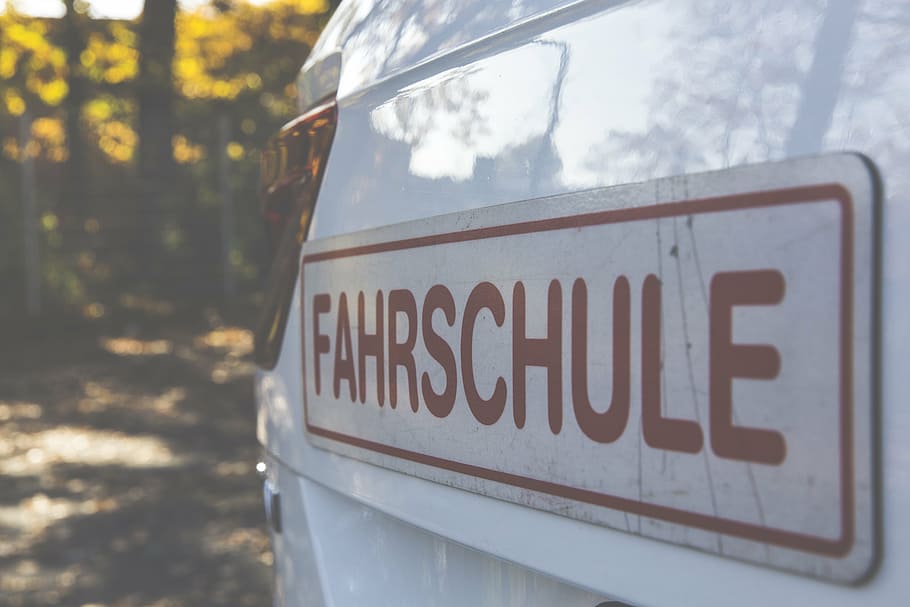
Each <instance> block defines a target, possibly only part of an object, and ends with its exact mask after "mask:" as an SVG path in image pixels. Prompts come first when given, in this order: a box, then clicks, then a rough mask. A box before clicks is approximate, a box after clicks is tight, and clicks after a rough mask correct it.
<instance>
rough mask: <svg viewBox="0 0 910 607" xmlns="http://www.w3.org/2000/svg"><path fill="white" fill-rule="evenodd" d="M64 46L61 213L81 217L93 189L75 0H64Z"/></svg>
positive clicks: (81, 40)
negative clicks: (84, 128) (64, 156)
mask: <svg viewBox="0 0 910 607" xmlns="http://www.w3.org/2000/svg"><path fill="white" fill-rule="evenodd" d="M64 3H65V4H66V16H65V17H64V20H65V21H64V23H65V27H64V48H65V49H66V65H67V72H68V75H67V80H68V82H67V86H68V87H69V93H68V94H67V96H66V102H65V109H66V146H67V151H68V153H69V155H68V157H67V160H66V166H65V167H64V182H63V191H62V192H61V194H62V196H60V203H61V204H60V209H59V210H60V214H61V215H62V216H63V217H64V218H73V217H76V218H78V217H80V216H81V215H82V214H83V213H85V212H86V211H88V210H89V206H90V200H89V196H90V188H89V175H88V163H87V162H86V156H85V152H86V150H85V142H84V140H83V138H82V132H81V128H80V126H79V124H80V117H81V114H82V106H83V104H84V103H85V98H86V83H85V78H84V77H83V75H82V64H81V56H82V52H83V51H84V50H85V33H84V30H83V29H82V23H80V21H82V15H79V14H78V13H77V12H76V9H75V7H74V4H75V0H64Z"/></svg>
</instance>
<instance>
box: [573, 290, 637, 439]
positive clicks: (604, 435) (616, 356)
mask: <svg viewBox="0 0 910 607" xmlns="http://www.w3.org/2000/svg"><path fill="white" fill-rule="evenodd" d="M631 308H632V302H631V292H630V289H629V280H628V279H627V278H626V277H625V276H620V277H619V278H617V279H616V282H614V283H613V395H612V398H611V400H610V406H609V407H608V408H607V410H606V411H604V412H602V413H601V412H598V411H595V410H594V407H593V406H591V401H590V399H589V398H588V288H587V286H586V285H585V281H584V280H582V279H581V278H579V279H577V280H576V281H575V284H573V285H572V404H573V406H574V407H575V419H576V420H578V427H579V428H581V431H582V432H584V434H585V436H587V437H588V438H590V439H591V440H594V441H597V442H599V443H612V442H613V441H615V440H616V439H618V438H619V437H620V436H622V433H623V432H624V431H625V429H626V424H627V423H628V422H629V409H630V401H631V397H630V393H631V388H630V385H631V379H630V376H631V367H632V364H631V356H632V355H631V338H630V334H631V330H632V322H631Z"/></svg>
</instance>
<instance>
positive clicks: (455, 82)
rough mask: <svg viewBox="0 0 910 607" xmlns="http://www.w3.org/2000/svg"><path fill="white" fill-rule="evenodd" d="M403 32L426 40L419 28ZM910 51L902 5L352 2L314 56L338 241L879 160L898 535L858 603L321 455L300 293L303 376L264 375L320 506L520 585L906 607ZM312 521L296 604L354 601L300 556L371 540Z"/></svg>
mask: <svg viewBox="0 0 910 607" xmlns="http://www.w3.org/2000/svg"><path fill="white" fill-rule="evenodd" d="M402 20H403V21H404V22H405V23H404V24H403V23H402ZM399 25H401V27H402V32H403V33H404V32H405V31H407V32H408V35H407V36H405V35H403V33H402V34H401V35H398V34H396V33H395V32H397V31H398V26H399ZM396 41H397V42H396ZM908 46H910V5H908V3H906V2H903V1H901V0H865V1H862V2H855V3H854V2H846V1H845V2H841V1H836V0H832V1H830V2H824V1H821V0H810V1H807V2H800V3H792V2H787V1H786V0H763V1H756V2H750V3H740V2H729V1H723V0H708V1H699V2H696V1H694V0H690V1H687V2H677V1H672V0H644V1H639V2H617V1H614V2H608V1H585V2H580V3H575V4H571V5H566V6H562V7H558V6H557V7H556V8H553V7H552V6H551V5H550V4H549V3H546V4H544V3H536V2H531V3H528V2H514V3H509V2H475V3H455V2H438V3H431V2H425V3H417V2H410V1H403V2H379V3H377V5H376V6H374V4H373V3H370V2H350V3H346V4H345V5H344V6H342V8H341V9H340V10H339V13H338V15H337V16H336V18H334V19H333V22H332V24H331V25H330V27H329V29H328V30H327V32H326V35H325V36H324V37H323V39H322V40H321V41H320V43H319V45H318V46H317V48H316V49H315V50H314V54H313V56H312V58H311V59H310V60H309V61H308V65H315V63H314V62H317V61H318V60H319V59H320V58H322V57H324V56H326V55H328V54H329V53H331V52H333V51H335V50H337V49H339V48H340V49H341V50H342V54H343V55H342V66H341V72H340V83H339V87H338V94H339V105H340V115H339V128H338V132H337V134H336V137H335V143H334V146H333V149H332V152H331V157H330V162H329V165H328V167H327V171H326V175H325V182H324V185H323V188H322V193H321V195H320V199H319V203H318V204H317V208H316V214H315V217H314V221H313V224H312V229H311V233H310V236H311V237H314V238H315V237H323V236H329V235H335V234H342V233H346V232H349V231H353V230H357V229H363V228H368V227H376V226H382V225H388V224H393V223H398V222H401V221H405V220H409V219H417V218H423V217H430V216H433V215H437V214H440V213H444V212H451V211H457V210H462V209H469V208H476V207H480V206H486V205H490V204H496V203H502V202H511V201H515V200H523V199H529V198H534V197H540V196H545V195H551V194H559V193H565V192H571V191H576V190H579V189H583V188H588V187H593V186H602V185H613V184H621V183H628V182H635V181H642V180H647V179H653V178H657V177H662V176H668V175H675V174H683V173H691V172H697V171H702V170H710V169H717V168H723V167H726V166H733V165H737V164H743V163H747V162H759V161H764V160H775V159H782V158H788V157H793V156H798V155H803V154H811V153H820V152H824V151H839V150H855V151H859V152H862V153H864V154H866V155H868V156H869V157H870V158H872V160H873V161H874V162H875V163H876V164H877V166H878V167H879V169H880V170H881V172H882V176H883V184H884V202H885V204H884V229H883V234H882V238H883V247H882V249H883V264H882V267H883V280H882V283H883V286H882V309H881V322H882V365H881V366H882V376H881V377H882V379H881V403H882V406H881V415H882V424H881V437H880V442H881V454H882V462H881V466H882V485H883V499H882V520H883V523H884V539H883V552H882V560H881V565H880V567H879V569H878V571H877V573H875V574H874V576H873V577H872V578H871V580H870V581H868V582H867V583H866V584H864V585H861V586H859V587H856V588H844V587H839V586H835V585H831V584H828V583H823V582H817V581H813V580H810V579H807V578H801V577H798V576H794V575H789V574H785V573H779V572H775V571H772V570H768V569H763V568H759V567H754V566H750V565H745V564H742V563H739V562H735V561H729V560H725V559H722V558H719V557H714V556H710V555H706V554H703V553H699V552H696V551H693V550H690V549H686V548H677V547H673V546H669V545H666V544H662V543H659V542H654V541H650V540H645V539H640V538H635V537H633V536H630V535H626V534H623V533H617V532H613V531H610V530H608V529H602V528H597V527H594V526H591V525H588V524H585V523H579V522H575V521H572V520H570V519H566V518H563V517H560V516H556V515H552V514H547V513H543V512H540V511H536V510H532V509H528V508H523V507H519V506H514V505H511V504H507V503H505V502H499V501H496V500H492V499H489V498H484V497H481V496H478V495H474V494H470V493H466V492H462V491H460V490H457V489H452V488H449V487H445V486H442V485H437V484H434V483H431V482H428V481H424V480H421V479H417V478H414V477H409V476H406V475H402V474H400V473H396V472H392V471H388V470H384V469H381V468H377V467H374V466H371V465H369V464H364V463H360V462H357V461H354V460H351V459H347V458H344V457H341V456H337V455H332V454H330V453H328V452H325V451H322V450H320V449H316V448H314V447H312V446H311V445H309V444H308V443H307V441H306V440H305V439H304V437H303V433H302V429H301V428H302V420H301V413H302V412H301V407H300V402H301V386H300V367H299V363H298V361H299V356H300V343H299V338H297V336H298V335H299V329H300V327H299V321H298V319H299V301H298V300H297V299H296V298H295V301H294V303H293V306H294V311H293V312H292V314H291V323H290V325H289V327H288V331H287V336H288V339H286V340H285V343H284V346H283V351H282V355H281V359H280V361H279V365H278V367H277V368H276V369H275V370H274V371H273V372H270V373H262V374H260V377H259V380H258V388H257V392H258V394H257V398H258V400H259V403H260V407H259V432H258V435H259V439H260V440H261V441H262V442H263V444H265V445H266V446H267V448H268V449H269V450H270V451H272V452H273V453H274V454H275V455H276V456H277V457H278V458H279V459H280V460H281V461H283V462H285V463H286V464H287V466H288V468H289V469H293V470H295V471H297V472H299V473H300V474H301V475H303V476H304V477H305V479H307V480H301V481H299V486H300V490H301V491H302V492H303V496H304V497H302V498H301V500H300V501H301V503H303V504H306V503H308V502H307V500H308V499H309V493H308V492H312V493H313V495H316V494H317V493H318V494H319V495H320V496H322V497H324V498H326V501H325V503H326V504H330V505H331V507H330V508H329V509H330V510H331V509H333V508H334V509H337V510H338V512H339V513H340V512H343V511H344V510H343V508H344V507H345V505H346V506H349V507H351V508H365V510H361V512H369V511H370V509H372V510H377V511H379V512H383V513H386V514H388V515H391V517H390V518H387V517H384V516H375V517H373V518H372V519H370V522H369V524H368V525H367V528H368V529H370V533H377V534H380V533H384V532H389V533H393V532H394V533H401V532H402V529H403V527H402V526H401V523H399V522H397V521H398V520H401V521H406V522H407V523H408V524H409V525H411V526H413V527H414V528H416V529H420V530H423V531H420V532H418V531H416V530H413V533H412V534H408V537H411V538H412V539H413V540H414V541H415V542H418V543H419V542H420V541H430V540H431V539H432V538H433V536H439V537H442V538H445V539H446V540H447V541H451V542H456V543H459V544H463V545H466V546H470V547H473V548H475V549H477V550H479V551H481V552H483V553H486V554H488V555H491V556H495V557H498V558H502V559H506V560H508V561H511V562H512V563H515V564H518V565H521V566H523V567H527V568H528V569H527V570H522V569H518V568H516V569H514V570H513V571H514V572H515V575H516V576H518V577H517V579H519V580H525V581H529V580H531V579H532V573H531V570H536V571H541V572H546V573H547V574H549V575H550V576H553V577H556V578H560V579H562V580H564V581H565V582H566V583H568V584H574V585H578V586H582V587H586V588H589V589H591V590H593V591H595V592H597V593H600V594H604V595H609V596H614V597H617V598H621V599H622V600H625V601H627V602H628V603H630V604H633V605H656V606H662V605H667V606H672V605H680V604H692V605H714V604H717V605H721V604H723V605H726V604H730V603H735V604H737V605H746V606H748V605H756V606H758V605H767V604H824V605H852V604H863V605H896V604H901V603H903V602H904V601H905V600H906V597H908V596H910V578H908V577H907V576H906V574H905V573H904V572H905V571H907V570H908V569H910V477H908V476H907V474H906V472H905V471H906V470H907V469H908V468H907V467H908V466H910V448H908V447H907V444H908V437H910V408H908V407H906V406H905V403H904V400H905V399H906V398H907V397H906V394H908V393H910V375H908V374H907V373H906V372H905V366H906V364H907V361H908V360H910V316H908V313H907V310H908V309H910V243H908V241H907V240H906V239H905V238H902V237H903V236H904V234H905V233H906V232H908V231H910V190H908V186H910V172H908V170H907V167H910V137H908V135H910V119H908V116H910V111H908V110H910V107H908V106H910V52H908V50H910V49H908ZM370 57H372V58H373V61H372V62H371V61H370V60H369V58H370ZM387 57H388V58H389V60H388V62H384V59H385V58H387ZM377 58H378V61H380V62H382V63H380V64H379V65H378V66H377V65H376V63H375V62H376V60H377ZM311 481H313V482H311ZM319 485H321V486H322V487H327V488H329V489H331V490H330V491H326V490H324V489H323V488H322V487H320V486H319ZM282 487H284V484H283V485H282ZM284 499H285V502H289V501H292V500H290V499H289V498H288V497H287V496H285V498H284ZM350 500H354V501H356V502H357V503H358V504H359V505H357V506H354V505H353V503H352V502H351V501H350ZM285 508H291V506H290V505H286V506H285ZM290 519H291V516H290V515H287V516H286V519H285V525H286V527H285V528H286V531H285V533H286V534H288V536H289V535H290V533H294V534H296V537H298V538H305V539H301V540H300V542H297V543H291V544H288V546H287V547H286V548H287V550H285V548H282V545H279V553H280V554H282V555H283V556H282V557H280V559H279V560H280V561H282V560H283V562H285V563H286V564H285V567H290V568H286V569H283V570H282V569H279V571H280V572H281V576H280V577H281V580H282V587H283V588H284V594H283V597H284V599H285V600H286V604H287V605H296V604H306V603H304V602H302V601H304V599H305V597H304V596H303V595H301V594H299V591H298V590H297V589H296V586H295V584H296V582H295V581H294V579H295V578H301V579H302V578H305V577H306V576H307V575H309V574H307V573H306V572H307V571H309V570H311V569H315V570H316V571H318V572H321V573H320V574H319V575H315V574H314V575H315V577H309V578H307V579H322V580H323V582H322V586H321V588H322V589H323V592H325V589H326V588H338V587H339V586H337V585H336V584H337V582H334V581H331V580H333V579H334V576H342V575H344V572H345V570H346V569H345V563H344V562H340V563H339V561H338V560H334V561H333V560H331V559H328V558H326V559H319V558H315V559H313V560H312V561H309V564H308V561H307V556H306V555H305V550H304V548H300V550H299V551H298V549H297V548H295V547H296V546H305V545H306V544H307V542H310V543H313V544H315V543H317V542H345V543H348V542H349V543H352V545H351V546H350V549H351V550H356V546H357V545H358V542H359V539H358V538H357V537H352V536H348V535H345V534H343V533H335V534H332V535H322V534H323V533H324V532H326V530H327V529H329V528H331V527H329V526H328V525H329V523H327V522H326V521H325V520H324V519H318V520H317V519H315V518H308V519H307V521H308V524H307V525H306V526H304V524H303V523H302V520H303V519H302V518H297V519H294V520H295V521H298V522H297V524H296V525H295V527H294V530H293V532H289V531H287V529H289V528H290V527H291V525H292V523H291V522H290ZM529 530H533V532H529ZM418 537H422V538H424V539H423V540H418V539H417V538H418ZM282 541H283V540H282ZM361 545H362V544H361ZM282 550H285V552H282ZM288 550H289V551H290V552H288ZM465 554H474V553H465ZM476 556H477V558H479V559H480V558H484V559H485V558H487V557H482V556H481V555H480V554H477V555H476ZM466 558H467V557H466ZM287 559H291V560H293V564H292V565H289V564H287ZM484 562H487V563H491V562H493V561H484ZM330 563H335V565H334V566H337V567H338V569H329V567H330V566H332V565H330ZM492 566H493V565H489V567H492ZM483 567H487V565H484V566H483ZM483 567H481V570H484V568H483ZM308 568H309V569H308ZM320 568H321V569H320ZM468 571H469V569H464V568H463V569H461V572H462V575H464V578H463V579H462V580H461V582H460V583H459V584H456V585H454V587H456V588H457V587H460V586H468V585H471V584H476V583H477V576H471V575H469V574H467V573H465V572H468ZM521 571H525V573H521ZM362 573H363V575H364V576H365V577H364V579H363V583H364V584H366V585H368V586H369V585H373V587H375V588H389V586H381V585H380V582H381V579H380V578H379V577H378V574H377V576H375V577H372V576H373V575H374V570H365V571H363V572H362ZM320 576H321V577H320ZM521 583H525V582H521ZM528 583H530V582H528ZM333 592H334V591H333ZM402 592H410V590H402ZM409 596H410V595H409ZM425 596H430V595H425ZM501 596H502V597H504V596H505V595H501ZM322 598H324V599H325V600H326V602H327V603H329V604H338V605H346V604H397V603H398V601H396V600H395V596H393V595H391V594H390V595H387V596H379V595H373V596H368V597H367V598H365V599H362V601H363V602H359V603H356V602H355V601H354V600H353V598H354V595H352V594H346V593H344V592H341V591H338V593H337V594H325V595H324V596H323V597H322ZM500 602H503V603H505V602H506V599H505V598H502V599H501V600H500ZM432 603H433V600H432V599H430V600H427V601H426V602H425V604H432Z"/></svg>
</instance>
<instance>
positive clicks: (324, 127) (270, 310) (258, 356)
mask: <svg viewBox="0 0 910 607" xmlns="http://www.w3.org/2000/svg"><path fill="white" fill-rule="evenodd" d="M337 119H338V111H337V107H336V105H335V103H334V102H331V103H326V104H323V105H319V106H317V107H314V108H313V109H311V110H310V111H309V112H307V113H305V114H304V115H303V116H300V117H299V118H297V119H295V120H293V121H291V122H289V123H288V124H287V125H285V126H284V128H282V129H281V131H280V132H279V133H278V135H276V136H275V137H273V138H272V139H271V140H270V141H269V143H268V145H267V146H266V148H265V149H264V150H263V152H262V156H261V159H260V191H261V197H262V214H263V217H264V218H265V221H266V226H267V229H268V233H269V240H270V245H269V246H270V249H271V254H272V267H271V270H270V271H269V278H268V283H267V287H266V294H265V304H264V308H263V310H262V313H261V316H260V318H259V322H258V323H257V326H256V338H255V352H254V357H255V360H256V363H257V364H258V365H259V366H261V367H263V368H266V369H271V368H274V366H275V365H276V364H277V362H278V354H279V351H280V349H281V342H282V340H283V338H284V330H285V327H286V325H287V320H288V312H289V310H290V306H291V299H292V297H293V295H294V284H295V282H296V279H297V272H298V262H299V260H300V248H301V246H302V245H303V241H304V240H305V239H306V232H307V229H308V227H309V224H310V217H311V216H312V214H313V207H314V205H315V204H316V197H317V196H318V194H319V186H320V183H321V182H322V174H323V172H324V170H325V164H326V160H327V159H328V156H329V148H330V147H331V145H332V138H333V137H334V135H335V124H336V123H337Z"/></svg>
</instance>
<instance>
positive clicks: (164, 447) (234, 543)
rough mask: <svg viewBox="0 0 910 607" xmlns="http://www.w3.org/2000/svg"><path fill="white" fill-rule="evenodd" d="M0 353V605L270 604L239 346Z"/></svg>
mask: <svg viewBox="0 0 910 607" xmlns="http://www.w3.org/2000/svg"><path fill="white" fill-rule="evenodd" d="M0 348H2V350H0V353H2V356H0V358H2V359H3V360H2V361H0V362H2V365H0V605H4V606H9V607H18V606H29V607H32V606H35V607H37V606H45V605H46V606H50V605H54V606H57V605H60V606H69V605H74V606H76V607H82V606H92V607H97V606H99V605H105V606H133V605H154V606H183V605H187V606H197V605H212V606H220V605H241V606H242V605H263V606H265V605H270V604H271V595H270V585H271V577H270V575H271V574H270V567H269V566H270V564H271V559H272V556H271V552H270V550H269V544H268V536H267V533H266V529H265V525H264V522H263V516H262V507H261V501H260V500H261V498H260V485H259V481H258V480H257V478H256V475H255V470H254V465H255V462H256V459H257V456H258V447H257V446H256V443H255V438H254V415H253V392H252V374H253V366H252V364H251V363H250V362H249V360H248V357H249V354H250V349H251V337H250V334H249V332H247V331H245V330H242V329H234V328H221V329H216V330H213V331H208V332H193V331H190V330H183V331H180V330H173V331H170V332H167V331H166V332H164V333H162V336H161V337H159V338H156V339H151V340H149V339H138V338H135V337H103V338H100V339H99V338H97V337H90V336H83V337H75V338H71V339H60V340H54V341H52V342H47V343H42V344H32V345H30V346H26V347H24V348H23V347H20V346H11V345H10V344H8V343H6V344H0Z"/></svg>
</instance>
